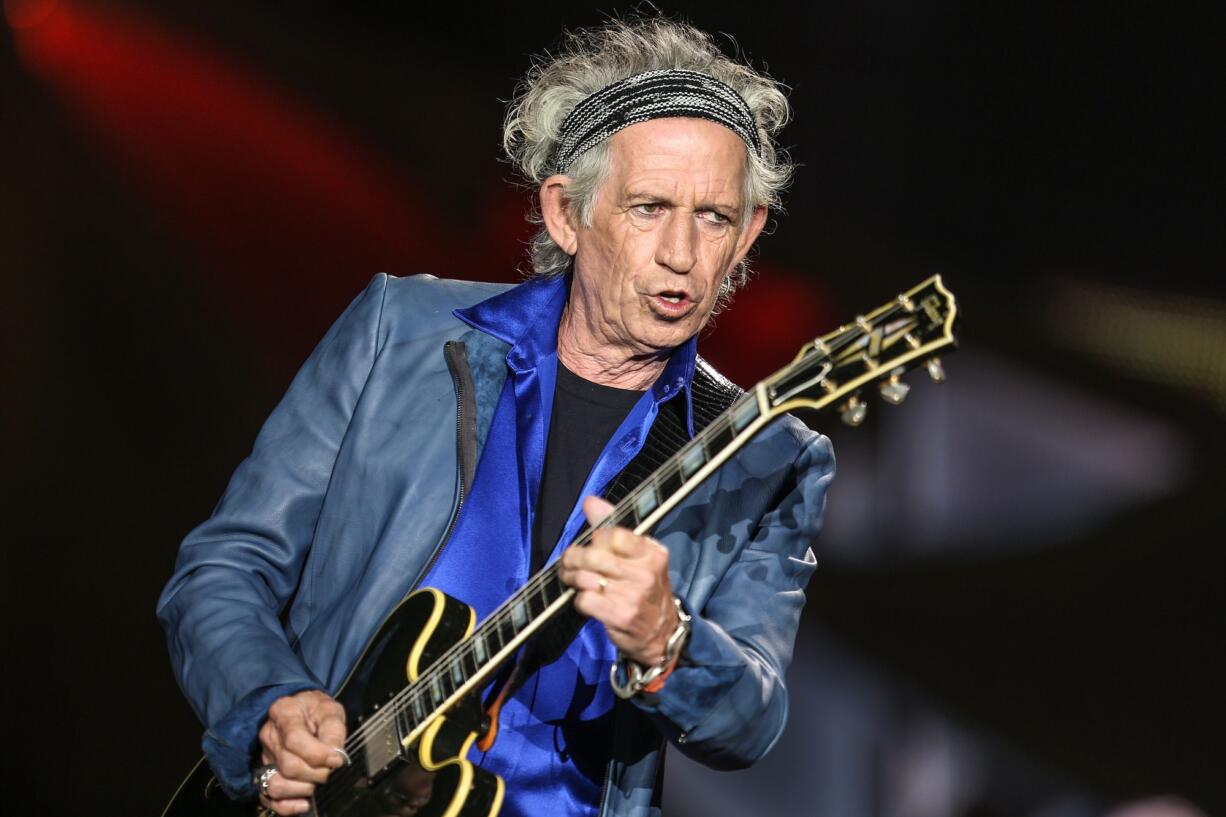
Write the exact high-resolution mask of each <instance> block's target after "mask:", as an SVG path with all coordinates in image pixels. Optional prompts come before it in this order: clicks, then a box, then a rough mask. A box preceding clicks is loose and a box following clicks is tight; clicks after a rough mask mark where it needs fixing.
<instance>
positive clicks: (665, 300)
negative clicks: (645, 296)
mask: <svg viewBox="0 0 1226 817" xmlns="http://www.w3.org/2000/svg"><path fill="white" fill-rule="evenodd" d="M651 303H652V307H653V308H654V310H655V311H656V313H658V314H660V315H662V316H664V317H668V318H678V317H683V316H685V315H686V314H688V313H689V311H690V310H691V309H693V307H694V300H693V299H692V298H690V296H689V295H688V294H687V293H685V292H680V291H666V292H659V293H657V294H655V295H653V296H652V297H651Z"/></svg>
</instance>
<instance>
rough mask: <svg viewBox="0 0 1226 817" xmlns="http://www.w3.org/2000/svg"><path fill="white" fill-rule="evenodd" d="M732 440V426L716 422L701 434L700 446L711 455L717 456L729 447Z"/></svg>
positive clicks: (733, 432) (734, 437)
mask: <svg viewBox="0 0 1226 817" xmlns="http://www.w3.org/2000/svg"><path fill="white" fill-rule="evenodd" d="M734 439H736V432H735V431H733V430H732V426H731V425H729V424H727V423H723V422H720V421H719V420H716V421H715V422H713V423H711V425H710V427H709V428H708V430H707V432H705V433H704V434H703V441H702V445H703V448H705V449H706V450H707V451H709V452H711V453H712V454H718V453H719V452H720V451H723V450H724V449H725V448H727V447H728V446H729V445H731V444H732V441H733V440H734Z"/></svg>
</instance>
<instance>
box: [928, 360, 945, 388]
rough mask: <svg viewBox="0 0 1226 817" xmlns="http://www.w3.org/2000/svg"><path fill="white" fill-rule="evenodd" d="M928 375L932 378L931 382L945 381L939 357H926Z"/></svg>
mask: <svg viewBox="0 0 1226 817" xmlns="http://www.w3.org/2000/svg"><path fill="white" fill-rule="evenodd" d="M928 376H929V377H931V378H932V382H933V383H944V382H945V367H944V366H942V365H941V359H940V358H939V357H934V358H929V359H928Z"/></svg>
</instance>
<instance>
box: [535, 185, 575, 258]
mask: <svg viewBox="0 0 1226 817" xmlns="http://www.w3.org/2000/svg"><path fill="white" fill-rule="evenodd" d="M569 182H570V178H569V177H567V176H562V175H555V176H550V177H549V178H548V179H546V180H545V181H544V182H542V183H541V192H540V199H541V218H543V219H544V221H545V229H546V230H548V231H549V237H550V238H552V239H553V243H555V244H557V245H558V246H559V247H561V248H562V250H563V252H565V253H566V254H567V255H574V254H575V252H576V251H577V250H578V245H579V230H578V225H577V224H576V223H575V221H576V219H575V214H574V211H573V210H572V208H571V207H570V204H569V203H568V202H567V200H566V185H567V184H568V183H569Z"/></svg>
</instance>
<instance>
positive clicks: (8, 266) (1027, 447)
mask: <svg viewBox="0 0 1226 817" xmlns="http://www.w3.org/2000/svg"><path fill="white" fill-rule="evenodd" d="M601 9H602V10H603V11H612V10H620V11H629V10H630V9H629V8H619V7H616V6H612V7H610V6H607V5H606V6H602V7H601ZM665 10H666V11H669V12H674V13H678V14H681V15H684V16H685V17H687V18H688V19H690V20H691V21H692V22H694V23H695V24H696V25H698V26H699V27H701V28H704V29H707V30H710V31H713V32H726V33H727V35H728V36H724V35H721V36H723V41H724V42H726V43H727V44H728V46H729V48H733V47H735V48H737V49H739V50H740V51H741V52H743V53H744V54H746V55H748V56H749V57H750V58H752V59H753V60H754V61H755V63H756V64H757V65H759V66H762V65H765V66H767V67H768V69H769V71H770V73H771V74H772V75H774V76H775V77H777V78H779V79H781V80H783V81H784V82H785V83H787V84H788V85H789V86H790V87H791V89H792V93H791V98H792V102H793V104H794V106H795V110H796V118H795V121H794V123H793V124H792V125H791V127H790V129H789V130H788V131H787V132H786V141H787V144H788V145H789V147H790V149H791V152H792V154H793V156H794V157H795V158H796V159H797V160H798V161H799V162H801V163H802V165H803V167H802V168H801V170H800V173H799V175H798V177H797V180H796V183H795V185H794V189H793V190H792V192H791V193H790V195H789V196H788V197H787V207H788V212H787V214H786V215H783V216H781V217H779V218H778V219H777V228H776V229H775V230H774V234H772V235H770V236H769V237H767V238H765V239H764V240H763V242H762V243H761V249H760V253H759V259H758V264H757V267H758V269H759V271H760V272H759V275H758V277H757V278H756V279H755V280H754V281H753V282H752V283H751V285H750V286H749V287H748V288H747V289H746V290H745V291H744V292H743V293H742V294H741V295H739V296H738V298H737V302H736V303H735V304H734V305H733V307H732V308H731V310H730V311H728V312H727V313H725V314H724V315H721V316H720V317H719V318H718V319H717V321H716V325H715V326H714V328H713V329H712V330H710V331H709V333H708V336H707V337H706V338H705V339H704V340H703V343H702V348H703V349H704V350H705V354H706V355H707V356H708V357H709V358H711V359H712V360H713V361H714V362H715V363H716V365H717V366H719V367H721V368H722V369H723V370H724V371H725V372H726V373H728V374H729V375H730V376H731V377H732V378H733V379H735V380H737V381H738V382H740V383H741V384H742V385H747V384H750V383H752V382H754V381H755V380H756V379H757V378H758V377H760V376H762V375H764V374H766V373H767V372H768V371H770V370H772V369H773V368H775V367H776V366H778V365H779V364H780V363H782V362H783V361H784V360H786V359H787V358H789V357H790V356H791V354H792V353H793V352H794V351H795V349H796V348H797V347H798V346H799V345H800V344H801V343H802V342H804V341H805V340H806V339H808V338H810V337H812V336H814V335H817V334H820V333H822V332H825V331H828V330H829V329H831V328H833V327H834V325H835V324H837V323H838V322H840V321H846V320H848V319H849V318H850V317H851V316H852V315H854V314H856V313H857V312H862V311H865V310H867V309H869V308H872V307H873V306H876V305H877V304H879V303H880V302H883V301H885V300H887V299H889V298H891V297H893V295H894V294H895V293H896V292H899V291H902V290H903V289H906V288H908V287H909V286H910V285H911V284H913V283H915V282H917V281H919V280H920V279H922V278H924V277H927V276H928V275H929V274H931V273H933V272H941V273H943V274H944V275H945V278H946V281H947V283H948V284H949V285H950V286H951V288H953V289H954V290H955V292H957V294H958V295H959V296H960V305H961V308H962V310H963V315H964V319H963V322H962V325H961V341H962V347H963V349H962V351H960V352H959V353H958V354H957V355H956V356H954V357H952V358H950V359H949V360H948V361H947V362H946V369H947V372H948V374H949V382H947V383H945V384H943V385H941V386H934V385H933V384H930V383H921V382H920V377H921V376H920V375H918V373H917V375H916V378H917V379H916V381H915V386H916V387H915V389H914V391H913V392H912V395H911V397H910V398H909V399H908V400H907V402H906V403H905V404H904V405H903V406H902V407H900V408H892V407H888V406H885V405H883V404H881V403H880V402H879V401H877V402H875V404H874V405H873V406H871V408H870V414H869V418H868V420H867V422H866V423H865V424H864V425H863V426H862V427H861V428H858V429H844V428H842V427H840V426H838V425H837V424H836V422H835V421H834V420H831V419H829V418H809V419H811V422H812V424H813V425H814V427H816V428H818V429H819V430H822V431H824V432H826V433H828V434H829V435H830V436H831V437H832V438H833V440H834V443H835V450H836V453H837V454H838V457H839V463H840V473H839V476H838V478H837V480H836V482H835V484H834V488H833V491H832V494H831V499H830V506H829V513H828V522H827V527H826V531H825V533H824V534H823V537H822V538H821V540H820V541H819V542H818V543H817V545H816V546H815V550H816V551H817V555H818V559H819V562H820V564H821V568H820V569H819V571H818V573H817V575H816V577H815V579H814V581H813V583H812V585H811V592H810V594H809V599H810V601H809V605H808V608H807V609H806V613H805V620H804V624H803V627H802V630H801V632H800V636H799V644H798V648H797V659H796V663H795V665H794V667H793V668H792V671H791V673H790V675H789V681H790V689H791V694H792V715H791V721H790V725H789V728H788V732H787V734H786V735H785V737H784V739H783V741H782V742H781V743H780V745H779V746H778V747H777V748H776V750H775V751H774V752H773V753H772V755H771V756H770V757H768V758H767V759H766V760H765V761H764V762H763V763H761V764H760V765H759V766H757V767H755V768H754V769H752V770H749V771H745V772H738V773H719V774H717V773H713V772H709V771H706V770H704V769H702V768H700V767H697V766H695V765H694V764H692V763H690V762H688V761H686V760H685V759H684V758H683V757H682V756H681V755H680V754H679V753H677V752H672V753H670V755H669V768H668V775H669V778H670V779H669V783H668V786H667V788H666V790H665V807H666V813H667V814H670V815H673V816H674V817H691V815H692V816H693V817H697V815H725V814H727V815H772V817H784V816H791V815H796V816H797V817H799V816H801V815H804V816H806V817H807V816H808V815H813V816H814V817H873V816H875V815H881V816H882V817H945V816H948V817H972V815H975V816H976V817H978V816H983V815H999V816H1000V817H1090V816H1091V815H1103V814H1106V813H1107V812H1109V811H1111V810H1112V809H1113V808H1117V807H1118V806H1119V805H1120V804H1121V803H1124V802H1127V801H1132V800H1135V799H1139V798H1145V797H1151V796H1155V795H1170V796H1174V797H1178V798H1182V799H1183V800H1185V801H1187V802H1189V803H1191V804H1195V806H1197V807H1199V808H1200V809H1202V810H1204V811H1205V812H1207V813H1223V810H1226V773H1224V772H1223V768H1224V761H1226V753H1224V751H1223V738H1222V735H1223V727H1226V717H1224V715H1226V711H1224V710H1226V706H1224V699H1226V695H1224V693H1223V690H1224V689H1226V683H1224V681H1226V678H1224V677H1223V670H1222V669H1221V661H1220V656H1221V653H1222V649H1223V627H1222V621H1223V620H1224V616H1223V603H1222V597H1223V579H1224V578H1226V571H1224V570H1223V567H1224V564H1223V562H1224V560H1223V555H1222V553H1223V547H1222V545H1223V533H1222V531H1223V528H1224V523H1226V518H1224V517H1226V513H1224V512H1223V507H1224V505H1226V502H1224V499H1223V497H1222V496H1221V491H1222V490H1223V488H1224V487H1226V435H1223V434H1222V433H1221V431H1222V429H1223V420H1224V419H1226V286H1223V283H1222V275H1223V263H1222V262H1223V252H1222V250H1223V232H1224V231H1223V227H1224V226H1226V222H1224V219H1223V212H1222V198H1221V191H1222V186H1221V183H1222V181H1223V178H1222V177H1223V172H1222V171H1223V145H1226V129H1224V128H1223V124H1224V123H1223V116H1224V110H1226V105H1223V81H1222V76H1223V74H1222V73H1221V72H1220V66H1218V65H1217V63H1218V61H1219V60H1218V59H1217V58H1218V57H1220V51H1221V41H1222V36H1223V34H1224V33H1226V31H1224V27H1223V25H1222V23H1223V19H1222V18H1223V12H1222V9H1221V7H1220V6H1218V5H1216V4H1208V3H1205V4H1201V3H1186V4H1185V3H1178V4H1147V5H1145V6H1144V7H1141V5H1140V4H1120V3H1112V4H1107V3H1102V4H1099V3H1091V4H1068V3H1042V4H1030V3H1012V4H999V3H994V4H978V3H968V2H964V3H951V2H937V3H911V2H901V1H900V0H892V1H882V2H870V3H846V2H840V3H827V2H815V3H812V4H807V5H803V6H802V5H800V4H796V5H789V6H779V7H774V8H769V7H766V8H764V7H763V6H761V5H760V4H759V5H753V6H749V5H746V4H736V3H723V2H721V3H676V4H671V5H669V6H666V7H665ZM603 11H598V10H596V9H592V8H585V7H580V6H579V5H578V4H575V3H554V2H539V3H533V4H509V5H507V6H495V7H492V8H488V9H481V10H478V9H477V8H476V7H472V8H470V7H453V8H449V9H447V8H443V7H433V9H432V11H430V12H427V11H425V10H423V9H422V8H419V7H417V6H413V5H410V4H382V5H380V4H368V3H346V2H339V0H327V1H325V0H312V1H310V2H308V1H307V0H299V2H294V3H289V2H265V3H249V2H238V0H213V2H209V3H192V2H183V0H158V2H153V1H152V0H114V1H113V2H106V3H102V2H86V0H73V1H72V2H69V1H68V0H4V13H5V20H6V25H7V28H6V30H5V34H4V37H3V43H2V44H0V292H2V295H0V361H2V366H3V373H4V374H3V392H2V393H3V399H2V403H0V405H2V406H3V408H2V414H0V416H2V417H3V423H2V425H0V434H2V435H3V437H2V438H0V440H2V444H3V450H4V463H5V466H6V467H5V469H4V472H5V473H4V480H5V485H4V490H3V496H4V498H5V505H6V509H5V513H4V516H5V520H6V526H5V527H6V532H5V536H4V539H5V555H4V568H3V571H0V604H3V616H4V644H3V646H4V656H5V658H6V660H5V664H6V670H5V672H4V697H3V700H4V701H5V702H6V703H7V711H6V717H5V718H4V720H5V722H7V723H13V724H15V726H16V729H15V732H14V730H8V734H6V737H5V739H4V740H3V741H0V775H2V778H0V780H2V784H0V790H3V791H4V792H5V793H6V795H5V797H6V805H5V806H4V811H5V813H7V814H25V813H31V812H32V811H33V809H34V808H35V807H37V808H39V809H40V811H41V812H42V813H52V814H70V813H125V814H149V813H154V814H156V813H158V812H159V811H160V808H161V806H162V804H163V803H164V801H165V800H166V799H167V798H168V797H169V795H170V794H171V793H172V792H173V790H174V788H175V787H176V786H177V783H178V779H179V777H180V776H181V775H182V774H183V773H185V772H186V771H187V769H188V768H189V766H190V765H191V764H192V763H193V762H194V761H195V759H196V758H197V756H198V754H199V749H198V739H199V733H200V727H199V725H198V724H197V723H196V721H195V718H194V716H193V715H192V713H191V712H190V710H189V708H188V706H187V704H186V703H185V702H184V701H183V699H182V698H181V697H180V695H179V692H178V690H177V688H176V686H175V683H174V681H173V679H172V677H171V673H170V669H169V666H168V662H167V660H166V657H165V652H164V648H163V642H162V634H161V631H160V629H159V627H158V625H157V623H156V622H155V620H154V618H153V604H154V600H155V598H156V596H157V593H158V592H159V590H160V588H161V585H162V583H163V582H164V581H165V580H166V578H167V577H168V575H169V573H170V569H171V565H172V563H173V560H174V554H175V551H176V548H177V545H178V542H179V540H180V539H181V538H182V536H183V535H184V534H185V533H186V532H187V531H188V530H189V529H190V528H191V527H193V526H194V525H195V524H197V523H198V522H199V521H201V520H202V519H203V518H204V517H205V516H206V515H207V514H208V513H209V511H210V509H211V507H212V503H213V502H214V501H215V500H216V498H217V497H218V496H219V495H220V493H221V490H222V488H223V486H224V484H225V482H226V480H227V478H228V476H229V474H230V472H231V470H232V469H233V468H234V466H235V465H236V464H237V463H238V462H239V461H240V460H241V459H242V457H243V456H244V455H245V453H246V450H247V449H248V447H249V446H250V443H251V441H252V440H253V439H254V436H255V433H256V431H257V429H258V428H259V425H260V423H261V422H262V420H263V418H264V417H265V416H266V415H267V413H268V412H269V411H270V410H271V408H272V406H273V405H274V404H275V402H276V400H277V399H278V398H279V396H280V394H281V392H282V391H283V390H284V388H285V387H286V386H287V384H288V382H289V379H290V378H291V377H292V375H293V373H294V371H295V369H296V366H297V364H298V363H299V362H300V361H301V360H302V359H303V358H304V357H305V356H306V355H307V354H308V353H309V351H310V349H311V347H312V345H313V344H314V342H315V340H316V339H318V337H319V336H320V335H321V334H322V333H323V331H324V329H325V328H326V327H327V325H328V324H329V323H330V321H331V320H332V319H333V318H334V317H335V316H336V315H337V314H339V312H340V311H341V309H342V308H343V307H344V306H345V304H346V303H348V301H349V300H350V299H351V298H352V297H353V296H354V295H355V294H356V293H357V292H358V291H359V290H360V288H361V287H362V286H363V285H364V283H365V282H366V281H367V280H368V279H369V278H370V277H371V276H372V275H373V274H374V273H376V272H379V271H386V272H390V273H394V274H399V275H408V274H414V273H418V272H430V273H434V274H436V275H440V276H445V277H458V278H471V279H483V280H496V281H512V280H516V279H517V278H518V276H519V272H518V270H519V268H520V267H521V266H522V265H523V261H524V252H523V250H524V247H523V241H524V239H525V238H526V237H527V236H528V234H529V230H528V228H527V225H525V223H524V221H523V212H524V210H525V208H526V205H527V202H528V192H527V191H525V190H523V189H519V188H516V187H514V186H512V185H510V184H508V183H507V180H508V178H509V175H510V171H509V168H508V167H507V166H506V165H504V164H501V163H500V162H499V161H498V141H499V129H500V124H501V115H502V110H503V104H502V102H501V101H500V100H504V99H506V98H507V97H508V96H509V95H510V93H511V91H512V87H513V83H514V80H515V78H516V77H517V76H519V75H520V74H522V73H523V71H524V70H525V69H526V68H527V66H528V64H529V55H530V54H532V53H536V52H540V51H541V50H543V49H545V48H547V47H549V46H550V45H551V44H552V43H553V42H554V41H555V39H556V37H557V35H558V33H559V31H560V29H561V28H562V27H563V26H577V25H590V24H596V23H599V22H600V21H601V20H602V19H603V18H604V14H603ZM1214 655H1219V659H1214V658H1213V656H1214ZM1155 808H1156V807H1155ZM1155 813H1157V812H1155Z"/></svg>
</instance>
